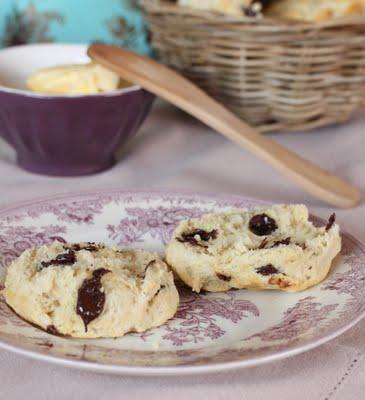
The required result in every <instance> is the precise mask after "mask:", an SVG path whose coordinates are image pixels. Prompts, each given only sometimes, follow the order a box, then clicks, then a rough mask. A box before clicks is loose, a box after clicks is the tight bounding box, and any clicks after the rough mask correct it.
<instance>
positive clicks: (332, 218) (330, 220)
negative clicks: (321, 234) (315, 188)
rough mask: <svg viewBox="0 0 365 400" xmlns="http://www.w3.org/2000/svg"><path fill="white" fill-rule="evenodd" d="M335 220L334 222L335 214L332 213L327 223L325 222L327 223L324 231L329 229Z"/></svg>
mask: <svg viewBox="0 0 365 400" xmlns="http://www.w3.org/2000/svg"><path fill="white" fill-rule="evenodd" d="M335 222H336V214H335V213H333V214H332V215H331V216H330V217H329V220H328V223H327V225H326V231H329V230H330V229H331V228H332V226H333V224H334V223H335Z"/></svg>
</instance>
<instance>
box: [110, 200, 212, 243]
mask: <svg viewBox="0 0 365 400" xmlns="http://www.w3.org/2000/svg"><path fill="white" fill-rule="evenodd" d="M125 211H126V213H127V215H128V216H127V217H124V218H122V219H121V221H120V222H119V224H118V225H108V232H109V237H110V238H111V239H112V240H114V241H116V242H117V244H118V245H121V246H123V245H126V244H130V243H133V242H142V241H143V237H144V236H145V235H146V234H149V235H150V236H151V237H152V238H154V239H155V238H157V239H159V240H160V241H161V242H162V243H167V242H168V241H169V240H170V238H171V235H172V232H173V231H174V229H175V227H176V224H177V223H178V222H179V221H181V220H183V219H189V218H196V217H199V216H200V215H201V214H202V213H204V212H209V210H207V209H204V210H202V208H197V207H192V208H184V207H181V206H180V207H161V206H160V207H151V208H148V209H146V208H138V207H127V208H126V209H125Z"/></svg>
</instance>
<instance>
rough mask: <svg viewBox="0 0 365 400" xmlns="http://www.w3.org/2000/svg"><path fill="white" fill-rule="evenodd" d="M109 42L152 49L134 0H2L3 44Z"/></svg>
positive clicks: (0, 37)
mask: <svg viewBox="0 0 365 400" xmlns="http://www.w3.org/2000/svg"><path fill="white" fill-rule="evenodd" d="M50 41H57V42H67V43H89V42H106V43H112V44H116V45H119V46H126V47H130V48H132V49H134V50H136V51H138V52H140V53H144V54H147V53H149V47H148V44H147V40H146V32H145V27H144V23H143V18H142V15H141V12H140V10H139V7H138V5H137V1H135V0H0V44H1V46H10V45H17V44H23V43H36V42H50Z"/></svg>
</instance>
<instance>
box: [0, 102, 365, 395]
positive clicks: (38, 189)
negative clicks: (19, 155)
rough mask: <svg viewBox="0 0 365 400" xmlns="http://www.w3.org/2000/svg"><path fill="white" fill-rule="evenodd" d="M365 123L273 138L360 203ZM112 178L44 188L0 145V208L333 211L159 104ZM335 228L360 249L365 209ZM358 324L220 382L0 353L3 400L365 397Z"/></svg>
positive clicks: (363, 346)
mask: <svg viewBox="0 0 365 400" xmlns="http://www.w3.org/2000/svg"><path fill="white" fill-rule="evenodd" d="M364 124H365V116H364V115H363V113H359V114H358V115H357V116H356V117H355V118H354V119H353V120H352V121H351V122H349V123H347V124H346V125H342V126H332V127H329V128H324V129H321V130H316V131H314V132H305V133H293V134H273V135H272V137H273V138H274V139H275V140H277V141H278V142H280V143H282V144H284V145H285V146H287V147H289V148H290V149H292V150H295V151H297V152H298V153H300V154H301V155H303V156H304V157H306V158H308V159H311V160H313V161H315V162H317V163H319V164H321V165H322V166H323V167H324V168H327V169H329V170H331V171H333V172H334V173H336V174H338V175H340V176H342V177H344V178H347V179H349V180H351V181H352V182H353V183H354V184H355V185H357V186H358V187H359V188H360V189H361V190H362V193H363V196H364V197H365V179H364V175H365V150H364V149H365V135H364ZM118 159H119V162H118V164H117V165H116V166H115V167H114V168H112V169H111V170H109V171H107V172H104V173H101V174H98V175H95V176H90V177H82V178H51V177H45V176H38V175H33V174H30V173H27V172H25V171H22V170H20V169H19V168H18V167H17V166H16V165H15V154H14V152H13V150H12V149H10V147H9V146H8V145H6V144H5V143H4V142H2V141H1V142H0V194H1V196H0V205H1V204H9V203H10V204H11V203H13V202H15V201H19V200H26V199H31V198H35V197H37V196H44V195H49V194H56V193H67V192H72V191H75V190H79V191H80V190H90V189H100V188H105V190H106V191H107V190H108V188H111V187H113V188H115V187H118V188H119V187H120V188H148V187H154V188H156V187H163V188H179V189H181V188H185V189H189V190H192V191H206V192H226V193H235V194H242V195H244V196H251V197H256V198H262V199H266V200H270V201H273V202H285V203H289V202H302V203H304V204H306V205H307V206H308V207H309V208H310V210H311V212H313V213H314V214H317V215H318V216H321V217H323V218H327V217H328V216H329V214H330V213H331V212H333V208H332V207H330V206H327V205H326V204H323V203H321V202H320V201H318V200H316V199H314V198H312V197H311V196H310V195H307V194H306V193H304V192H302V191H301V190H300V189H299V188H297V187H296V186H295V185H293V184H292V183H291V182H289V181H288V180H287V179H286V178H284V177H282V176H280V175H279V174H277V173H276V172H275V171H273V170H272V169H271V168H270V167H268V166H267V165H265V164H263V163H262V162H261V161H259V160H257V159H255V158H254V157H253V156H251V155H250V154H248V153H247V152H245V151H243V150H241V149H240V148H238V147H237V146H235V145H233V144H232V143H230V142H229V141H227V140H226V139H224V138H223V137H221V136H220V135H218V134H215V133H214V132H212V131H211V130H210V129H208V128H206V127H205V126H203V125H202V124H200V123H199V122H197V121H195V120H193V119H192V118H190V117H189V116H187V115H185V114H183V113H182V112H180V111H178V110H176V109H174V108H172V107H169V106H165V105H161V104H158V105H157V106H156V107H155V109H154V110H153V112H152V113H151V115H150V116H149V118H148V120H147V121H146V123H145V124H144V125H143V127H142V128H141V130H140V132H139V134H138V135H137V136H136V137H135V138H134V139H132V140H131V141H130V142H129V144H128V145H127V147H126V148H124V149H121V151H120V152H119V155H118ZM336 213H337V216H338V221H339V223H340V224H341V225H342V226H343V227H344V228H345V230H347V231H349V232H351V233H352V234H353V235H354V236H356V237H357V238H358V239H360V240H361V241H363V242H365V223H364V221H365V199H364V200H363V201H362V203H361V205H359V206H358V207H356V208H354V209H351V210H336ZM364 332H365V321H363V322H361V323H359V324H358V325H357V326H355V327H354V328H352V329H351V330H350V331H348V332H347V333H345V334H344V335H342V336H341V337H339V338H337V339H335V340H334V341H332V342H329V343H327V344H326V345H324V346H322V347H320V348H317V349H315V350H312V351H310V352H308V353H305V354H301V355H298V356H295V357H292V358H289V359H286V360H283V361H279V362H275V363H272V364H268V365H264V366H260V367H255V368H250V369H245V370H236V371H231V372H229V373H224V374H215V375H201V376H196V375H195V376H192V377H177V378H176V377H170V378H144V377H143V378H142V377H141V378H138V377H123V376H111V375H110V376H109V375H99V374H96V373H90V372H84V371H79V370H73V369H66V368H65V367H59V366H56V365H52V364H46V363H43V362H39V361H34V360H31V359H28V358H24V357H23V356H19V355H16V354H13V353H10V352H8V351H4V350H0V383H1V390H0V393H1V394H0V398H1V399H10V400H13V399H14V400H15V399H27V400H32V399H38V400H43V399H44V400H46V399H47V400H48V399H52V400H58V399H68V400H73V399H78V400H83V399H89V400H92V399H108V400H114V399H118V400H120V399H130V400H133V399H144V398H146V399H147V398H148V399H151V400H153V399H159V400H165V399H168V400H171V399H176V400H178V399H202V398H207V399H211V400H213V399H214V400H215V399H225V400H229V399H235V400H236V399H250V400H256V399H257V400H262V399H266V398H270V399H280V400H286V399H288V400H289V399H290V400H291V399H296V400H306V399H310V400H317V399H318V400H338V399H341V400H350V399H351V400H352V399H363V398H364V393H365V359H364V354H365V334H364Z"/></svg>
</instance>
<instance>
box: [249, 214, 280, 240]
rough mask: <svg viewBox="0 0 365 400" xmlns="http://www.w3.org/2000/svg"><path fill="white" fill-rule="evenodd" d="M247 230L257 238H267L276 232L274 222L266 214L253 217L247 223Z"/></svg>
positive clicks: (276, 227)
mask: <svg viewBox="0 0 365 400" xmlns="http://www.w3.org/2000/svg"><path fill="white" fill-rule="evenodd" d="M249 229H250V231H251V232H252V233H254V234H255V235H257V236H267V235H270V234H271V233H273V232H274V231H276V229H278V226H277V225H276V221H275V220H274V219H273V218H271V217H269V216H268V215H267V214H258V215H254V216H253V217H252V218H251V219H250V222H249Z"/></svg>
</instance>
